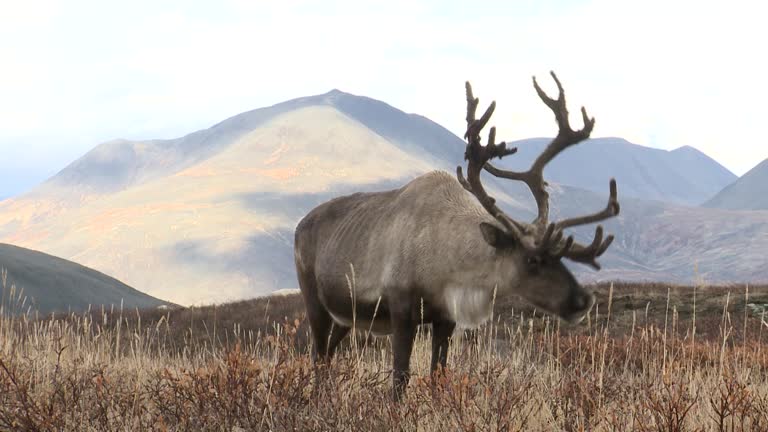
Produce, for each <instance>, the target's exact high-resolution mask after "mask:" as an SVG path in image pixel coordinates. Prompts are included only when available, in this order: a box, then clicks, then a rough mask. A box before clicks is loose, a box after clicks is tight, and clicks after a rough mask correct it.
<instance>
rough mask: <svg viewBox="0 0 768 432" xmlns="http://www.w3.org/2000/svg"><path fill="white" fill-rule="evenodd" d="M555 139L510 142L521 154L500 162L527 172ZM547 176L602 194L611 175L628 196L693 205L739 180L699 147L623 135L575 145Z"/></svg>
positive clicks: (503, 165) (552, 167)
mask: <svg viewBox="0 0 768 432" xmlns="http://www.w3.org/2000/svg"><path fill="white" fill-rule="evenodd" d="M550 140H551V139H549V138H533V139H526V140H521V141H514V142H510V143H509V144H510V145H512V146H516V147H517V148H518V152H517V153H516V154H515V155H513V156H510V157H508V158H504V160H503V161H501V162H497V165H499V166H500V167H504V168H506V169H513V170H525V169H527V168H528V167H529V166H530V165H531V164H532V163H533V161H534V160H535V159H536V157H537V156H538V155H539V154H540V153H541V152H542V150H543V149H544V148H545V147H546V145H547V144H549V142H550ZM545 175H546V176H547V178H548V179H551V180H552V181H554V182H557V183H561V184H567V185H570V186H575V187H579V188H582V189H586V190H591V191H595V192H599V193H605V192H606V191H607V190H608V189H607V188H608V181H607V179H608V178H610V177H616V180H617V181H618V183H619V186H620V191H621V195H622V196H624V197H633V198H640V199H644V200H657V201H664V202H669V203H675V204H683V205H690V206H694V205H699V204H701V203H703V202H704V201H706V200H707V199H709V198H711V197H713V196H714V195H715V194H716V193H717V192H719V191H720V190H721V189H722V188H723V187H725V186H726V185H728V184H730V183H732V182H733V181H734V180H736V178H737V177H736V175H734V174H733V173H731V172H730V171H728V170H727V169H726V168H725V167H723V166H722V165H720V164H719V163H717V162H716V161H714V160H713V159H711V158H710V157H708V156H707V155H705V154H704V153H701V152H700V151H698V150H696V149H694V148H693V147H681V148H678V149H676V150H673V151H667V150H659V149H653V148H648V147H643V146H639V145H637V144H632V143H630V142H628V141H626V140H624V139H621V138H595V139H590V140H588V141H586V142H583V143H581V144H579V145H577V146H574V147H571V148H569V149H567V150H565V151H564V152H563V153H562V154H560V155H559V156H558V157H557V158H556V159H555V160H553V161H552V163H550V164H549V165H547V168H546V169H545Z"/></svg>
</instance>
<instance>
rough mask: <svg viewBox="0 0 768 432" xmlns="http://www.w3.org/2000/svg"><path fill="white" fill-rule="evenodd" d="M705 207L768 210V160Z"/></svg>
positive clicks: (728, 187) (732, 184)
mask: <svg viewBox="0 0 768 432" xmlns="http://www.w3.org/2000/svg"><path fill="white" fill-rule="evenodd" d="M704 205H705V206H706V207H712V208H720V209H729V210H768V159H766V160H764V161H762V162H761V163H760V164H758V165H757V166H756V167H754V168H752V169H751V170H749V171H748V172H747V173H746V174H744V175H743V176H742V177H741V178H740V179H738V180H736V181H735V182H733V183H731V184H730V185H728V186H727V187H726V188H725V189H723V190H722V191H721V192H720V193H718V194H717V195H715V197H714V198H712V199H711V200H709V201H707V203H706V204H704Z"/></svg>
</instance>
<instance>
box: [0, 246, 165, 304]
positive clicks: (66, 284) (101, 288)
mask: <svg viewBox="0 0 768 432" xmlns="http://www.w3.org/2000/svg"><path fill="white" fill-rule="evenodd" d="M0 268H2V269H3V270H4V271H5V272H7V276H6V277H4V278H3V279H4V280H3V283H2V284H0V298H2V300H3V304H4V307H5V310H6V311H8V310H9V309H10V310H11V311H13V309H14V308H15V307H16V306H18V304H19V303H20V301H17V300H19V299H17V298H16V296H18V295H19V293H20V294H21V296H22V297H26V301H24V310H20V311H18V312H25V311H26V307H27V306H29V307H32V308H33V309H34V310H37V311H39V312H40V313H43V314H47V313H50V312H61V311H64V312H66V311H73V312H78V311H84V310H86V309H87V308H88V307H89V306H91V307H98V306H101V305H104V306H107V307H110V306H115V307H120V305H122V306H123V308H124V309H127V310H131V309H134V308H139V309H144V308H151V307H157V306H160V305H168V303H166V302H164V301H162V300H159V299H156V298H154V297H151V296H149V295H147V294H144V293H142V292H139V291H137V290H135V289H133V288H131V287H129V286H128V285H126V284H124V283H122V282H120V281H119V280H117V279H114V278H111V277H109V276H107V275H105V274H103V273H100V272H98V271H95V270H93V269H90V268H87V267H83V266H81V265H79V264H76V263H73V262H71V261H67V260H64V259H61V258H57V257H55V256H51V255H47V254H44V253H42V252H37V251H33V250H30V249H24V248H20V247H17V246H12V245H8V244H2V243H0ZM12 285H15V286H16V295H15V296H14V298H9V297H11V296H12V293H11V286H12ZM18 307H20V306H18Z"/></svg>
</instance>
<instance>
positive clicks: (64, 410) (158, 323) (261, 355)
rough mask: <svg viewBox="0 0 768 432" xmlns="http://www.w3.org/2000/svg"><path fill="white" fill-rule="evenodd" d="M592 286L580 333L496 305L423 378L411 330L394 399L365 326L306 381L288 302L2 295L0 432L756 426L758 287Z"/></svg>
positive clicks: (764, 426)
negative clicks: (138, 301)
mask: <svg viewBox="0 0 768 432" xmlns="http://www.w3.org/2000/svg"><path fill="white" fill-rule="evenodd" d="M593 288H594V293H595V296H596V304H595V306H594V307H593V308H592V309H591V311H590V313H589V315H588V316H587V317H586V319H585V321H584V322H582V323H581V324H579V325H578V326H569V325H566V324H561V323H560V322H559V321H557V320H554V319H552V318H549V317H548V315H543V314H542V313H541V312H540V311H538V310H536V309H534V308H532V307H531V306H527V303H525V302H523V301H522V300H521V299H517V298H510V299H507V300H504V301H503V302H502V301H500V300H499V301H497V302H496V303H495V304H494V307H493V320H491V321H489V322H488V323H487V324H485V325H483V326H481V327H480V328H479V329H478V330H477V331H476V332H475V333H473V334H464V333H463V332H457V333H456V335H455V336H454V343H453V348H452V349H451V351H450V353H449V362H448V365H449V366H448V368H447V369H446V371H445V373H444V374H442V376H440V377H439V378H438V379H437V382H432V381H431V380H430V378H429V377H430V375H429V369H430V360H431V359H430V357H431V344H430V339H429V331H430V329H429V326H423V327H420V328H419V331H418V333H417V335H416V339H415V343H414V348H413V359H412V362H411V367H412V371H413V379H412V381H411V385H410V388H409V392H408V393H407V395H405V397H404V399H403V400H402V402H401V403H399V404H396V403H393V402H392V401H391V400H390V398H388V397H383V395H386V394H387V393H388V392H389V391H390V388H391V387H390V386H391V381H390V380H391V364H392V351H391V343H390V340H389V338H372V337H366V336H367V332H366V331H361V332H358V333H357V334H356V337H354V338H348V339H347V340H346V341H345V342H344V343H342V345H341V347H340V349H339V352H338V354H337V356H336V357H335V358H334V360H333V361H332V362H331V363H330V364H329V365H328V366H327V369H326V374H325V375H326V378H325V379H326V380H329V381H331V385H323V386H315V385H314V384H315V372H314V369H313V367H312V365H311V362H310V359H309V356H308V355H307V354H308V352H309V350H310V349H311V344H312V342H311V338H310V332H309V328H308V325H307V320H306V316H305V312H304V305H303V302H302V299H301V297H300V296H298V295H288V296H278V297H267V298H259V299H255V300H249V301H243V302H238V303H231V304H223V305H218V306H208V307H193V308H186V309H172V310H151V311H141V312H137V311H127V310H124V311H120V310H119V308H114V309H108V310H101V309H99V310H94V311H92V312H91V313H86V314H80V315H60V316H42V317H36V316H35V315H34V314H33V313H32V312H29V311H26V310H25V309H23V308H22V307H21V305H20V303H21V300H20V299H18V298H16V299H13V301H9V300H7V299H6V301H5V302H4V304H3V313H2V314H0V317H1V318H0V430H13V431H82V430H103V431H107V430H109V431H111V430H159V431H162V430H180V431H224V430H226V431H233V430H256V431H261V430H270V431H309V430H327V431H335V430H347V431H357V430H371V431H390V430H402V431H413V430H420V431H446V430H451V431H453V430H460V431H516V430H518V431H552V430H565V431H580V430H594V431H622V430H627V431H630V430H632V431H660V430H663V431H758V430H768V350H767V349H766V336H767V335H768V322H766V319H768V317H767V316H766V315H765V314H764V313H763V312H762V311H759V313H756V311H755V310H753V309H754V308H753V307H751V306H749V305H750V304H766V303H768V286H751V287H745V286H731V287H707V286H704V285H703V284H701V285H698V286H695V287H674V286H665V285H660V284H659V285H638V284H617V285H615V286H611V285H601V286H596V287H593ZM9 312H16V313H15V314H10V313H9Z"/></svg>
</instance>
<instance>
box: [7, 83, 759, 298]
mask: <svg viewBox="0 0 768 432" xmlns="http://www.w3.org/2000/svg"><path fill="white" fill-rule="evenodd" d="M457 121H463V120H462V119H458V120H457ZM543 142H544V141H543V140H538V143H539V144H537V141H536V140H533V141H532V143H530V145H529V144H525V145H523V143H520V155H519V157H518V155H515V156H512V157H509V158H505V159H504V161H502V164H503V165H504V166H507V167H509V166H515V164H519V163H524V162H525V161H526V158H528V160H530V158H531V157H532V156H531V155H532V154H533V152H535V150H536V149H535V147H536V146H537V145H543ZM463 148H464V143H463V141H462V140H461V139H459V138H458V137H456V136H454V135H452V134H451V133H450V132H448V131H447V130H446V129H445V128H443V127H441V126H439V125H437V124H435V123H434V122H431V121H430V120H428V119H426V118H424V117H421V116H418V115H413V114H406V113H403V112H402V111H399V110H397V109H396V108H394V107H391V106H389V105H387V104H385V103H383V102H380V101H375V100H373V99H369V98H365V97H359V96H353V95H349V94H346V93H343V92H340V91H337V90H334V91H332V92H329V93H326V94H323V95H319V96H312V97H307V98H300V99H295V100H292V101H288V102H284V103H281V104H277V105H275V106H272V107H269V108H263V109H258V110H254V111H250V112H247V113H243V114H240V115H237V116H235V117H232V118H230V119H228V120H225V121H223V122H221V123H218V124H216V125H214V126H213V127H211V128H210V129H207V130H204V131H198V132H195V133H192V134H189V135H187V136H185V137H182V138H179V139H176V140H166V141H145V142H132V141H125V140H118V141H112V142H109V143H105V144H102V145H100V146H98V147H96V148H95V149H94V150H93V151H91V152H89V153H88V154H86V155H84V156H83V157H82V158H80V159H79V160H77V161H75V162H74V163H72V164H71V165H70V166H68V167H66V168H64V169H63V170H62V171H61V172H59V173H58V174H57V175H56V176H54V177H52V178H51V179H50V180H48V181H47V182H45V183H44V184H42V185H41V186H40V187H38V188H36V189H34V190H32V191H31V192H30V193H28V194H25V195H22V196H20V197H16V198H12V199H9V200H6V201H3V202H0V241H3V242H7V243H11V244H16V245H19V246H23V247H29V248H32V249H37V250H43V251H45V252H47V253H51V254H53V255H56V256H61V257H64V258H66V259H70V260H73V261H76V262H79V263H81V264H83V265H86V266H89V267H92V268H94V269H97V270H99V271H102V272H104V273H106V274H109V275H111V276H114V277H116V278H118V279H120V280H122V281H124V282H126V283H127V284H129V285H131V286H133V287H136V288H137V289H139V290H142V291H144V292H147V293H149V294H151V295H154V296H157V297H160V298H165V299H168V300H170V301H173V302H176V303H181V304H186V305H188V304H200V303H221V302H224V301H230V300H236V299H242V298H248V297H252V296H254V295H259V294H265V293H268V292H271V291H274V290H277V289H281V288H295V287H296V277H295V270H294V264H293V230H294V227H295V225H296V223H297V222H298V220H299V219H300V218H301V217H302V216H303V215H304V214H306V213H307V212H308V211H309V210H310V209H312V208H313V207H315V206H316V205H317V204H319V203H321V202H323V201H325V200H328V199H330V198H332V197H334V196H338V195H341V194H346V193H351V192H355V191H366V190H385V189H392V188H397V187H400V186H401V185H403V184H405V183H406V182H407V181H408V180H409V179H412V178H414V177H415V176H417V175H419V174H421V173H424V172H427V171H429V170H432V169H435V168H441V169H449V170H451V171H453V170H454V169H455V166H456V165H457V164H459V163H460V162H461V160H462V156H463ZM584 148H585V149H586V150H583V151H582V150H579V149H578V147H577V148H576V149H572V150H568V151H566V152H565V153H564V154H563V155H562V156H561V157H560V158H558V159H556V161H555V163H554V164H553V165H552V167H551V168H550V169H549V172H548V173H547V174H548V176H550V178H552V179H553V180H554V181H553V182H552V191H553V192H552V195H553V211H552V213H553V216H557V215H558V214H562V215H568V214H576V213H584V212H587V211H593V210H596V209H598V208H601V207H602V206H604V202H605V197H606V194H607V180H608V178H609V177H611V176H615V177H618V178H619V190H620V197H621V201H622V208H623V210H622V215H621V217H620V218H618V219H617V220H615V221H611V222H610V223H609V224H608V226H609V228H610V229H611V231H613V232H614V233H616V235H617V241H616V242H615V243H614V246H613V247H612V248H611V250H610V251H609V253H608V254H607V255H606V256H605V259H603V262H604V263H605V269H606V270H604V271H603V272H600V273H594V272H592V271H591V270H589V269H587V268H585V267H584V266H575V267H574V269H575V270H576V271H577V272H578V275H579V277H580V278H582V279H584V280H600V279H604V278H619V279H632V280H638V279H639V280H670V281H676V282H681V283H690V282H691V281H693V280H695V279H696V278H697V277H703V278H705V279H706V280H708V281H710V282H731V281H768V269H766V266H764V265H756V263H761V262H764V261H760V260H762V259H763V258H762V256H761V255H759V254H758V252H756V251H761V250H767V249H768V238H766V236H765V235H763V234H762V233H768V215H766V214H765V213H745V214H744V215H740V214H733V213H728V212H723V211H722V210H717V209H700V208H690V207H680V206H678V205H677V204H675V203H676V202H680V201H685V202H695V201H697V200H700V199H702V200H703V198H701V197H703V196H704V195H707V194H709V192H708V191H709V190H710V189H713V188H715V185H716V184H719V183H718V182H723V181H726V178H728V173H727V172H723V169H722V167H720V166H719V165H717V164H716V163H715V162H713V161H711V160H710V159H708V158H707V157H706V156H704V155H703V154H701V153H698V152H696V151H695V150H693V149H686V148H683V149H679V150H676V151H673V152H666V151H660V150H653V149H648V148H644V147H641V146H636V145H633V144H630V143H626V142H625V141H622V140H617V139H596V140H592V141H590V142H587V143H585V144H584ZM569 158H570V159H569ZM597 160H599V161H600V163H595V161H597ZM686 161H687V162H686ZM691 161H693V162H691ZM686 164H691V165H690V166H691V167H689V168H685V167H684V166H683V165H685V166H688V165H686ZM585 167H586V168H587V169H585ZM697 167H698V168H697ZM700 170H703V171H700ZM706 173H708V174H706ZM704 175H707V176H710V177H712V178H713V179H714V180H711V182H709V183H708V181H705V180H704V179H702V178H700V177H701V176H704ZM486 178H487V180H486V183H487V185H488V186H489V190H490V192H491V193H492V194H493V195H494V196H496V197H497V198H498V199H499V202H500V204H501V205H502V206H503V207H505V208H506V209H508V210H509V212H510V213H512V214H514V215H516V216H517V217H521V218H523V219H529V218H531V217H532V213H531V211H532V208H533V201H532V199H531V197H530V193H529V192H528V191H527V189H525V188H524V187H522V186H521V185H519V184H514V183H511V182H508V181H497V180H495V179H492V178H489V177H488V176H486ZM718 179H719V180H718ZM677 184H689V185H695V186H696V188H697V189H696V190H697V191H699V192H697V193H698V194H699V195H696V196H695V197H694V198H685V197H684V196H682V195H681V194H682V191H681V189H679V188H678V186H675V185H677ZM691 187H692V188H693V186H691ZM633 195H636V196H639V198H631V196H633ZM659 200H665V201H667V202H662V201H659ZM670 202H671V203H670ZM722 226H725V227H727V229H722V228H721V227H722ZM578 233H579V235H580V236H581V237H580V238H581V239H582V240H585V239H586V236H587V235H588V233H587V232H586V231H583V230H582V231H579V232H578ZM713 238H714V239H716V240H717V241H713ZM737 258H738V259H737ZM697 263H698V269H697Z"/></svg>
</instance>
